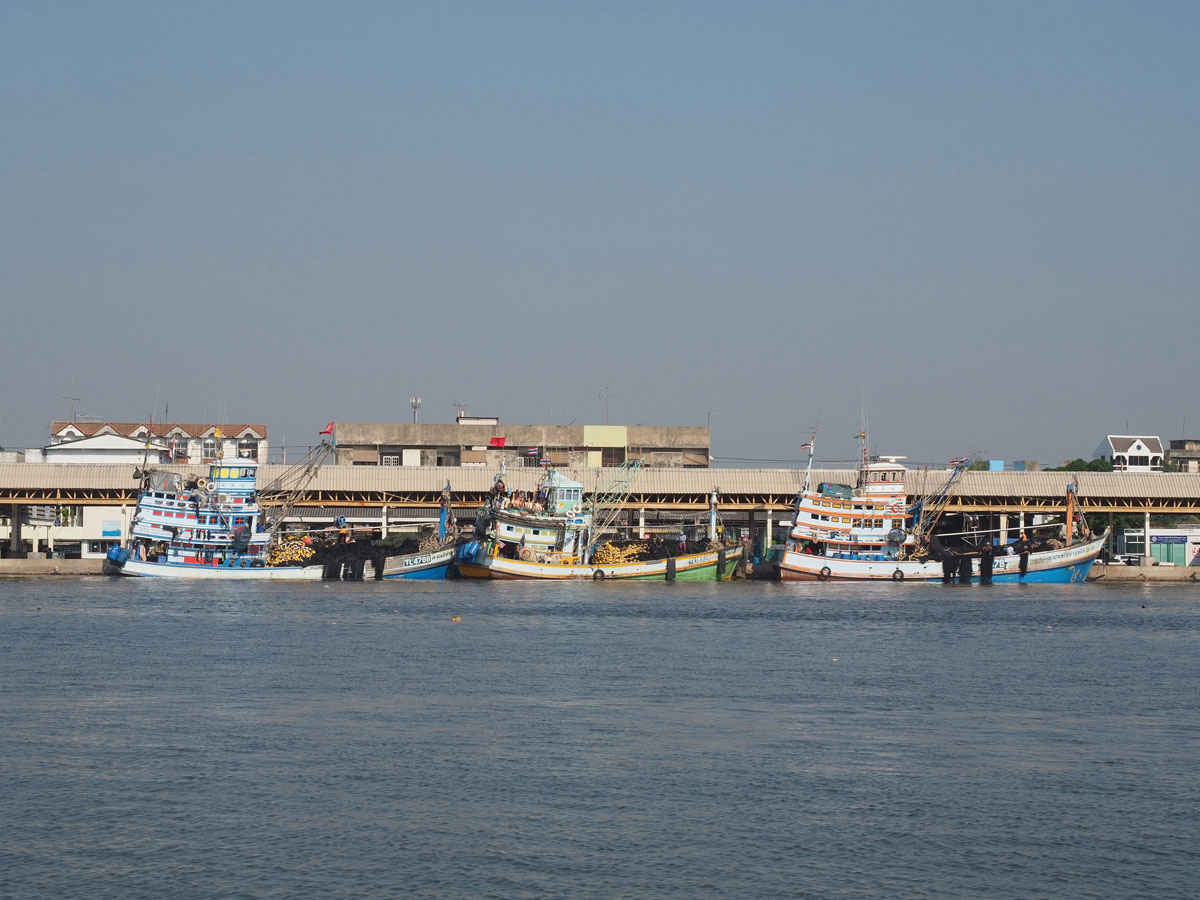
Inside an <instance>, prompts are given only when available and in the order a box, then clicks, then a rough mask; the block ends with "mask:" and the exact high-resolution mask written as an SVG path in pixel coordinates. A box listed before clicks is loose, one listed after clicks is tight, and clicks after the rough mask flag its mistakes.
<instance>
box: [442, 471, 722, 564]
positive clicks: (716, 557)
mask: <svg viewBox="0 0 1200 900" xmlns="http://www.w3.org/2000/svg"><path fill="white" fill-rule="evenodd" d="M639 465H640V462H639V461H630V462H628V463H627V464H626V465H625V466H622V467H621V471H620V472H618V474H617V476H616V478H615V479H614V481H613V483H612V484H610V485H609V486H608V487H607V488H604V489H602V490H600V491H598V492H597V494H598V497H597V499H596V500H595V501H594V502H593V504H592V507H591V510H588V509H586V508H585V507H584V505H583V492H584V486H583V485H582V484H580V483H579V482H577V481H572V480H571V479H569V478H566V477H565V476H564V475H563V474H562V473H560V472H558V471H556V470H550V471H548V472H547V473H546V476H545V477H544V478H543V480H542V483H541V485H540V486H539V489H538V491H537V492H536V493H535V494H534V497H533V500H532V502H531V503H529V504H525V503H521V501H520V498H518V505H514V504H512V503H510V502H507V500H506V499H505V497H504V494H503V490H502V486H503V480H502V474H503V473H502V474H501V476H500V477H499V478H498V483H499V485H500V486H501V490H500V491H498V492H497V491H493V496H494V499H493V501H492V502H491V503H490V504H489V506H488V507H486V508H485V509H484V510H482V511H481V513H480V515H479V517H478V518H477V519H476V521H475V529H474V539H473V540H471V541H468V542H466V543H464V544H462V545H460V546H459V548H458V553H457V556H456V559H455V568H456V570H457V573H458V574H459V575H460V576H462V577H464V578H501V579H506V578H532V579H549V580H590V581H605V580H608V579H632V580H642V581H713V580H718V581H724V580H728V579H729V578H731V577H733V573H734V570H735V569H736V568H737V565H738V562H739V561H740V560H741V557H742V552H743V551H742V546H741V544H739V543H729V544H727V543H723V542H720V541H715V540H710V541H708V542H706V546H704V547H703V548H700V549H697V550H694V551H693V552H690V553H689V552H683V551H682V550H681V551H680V552H674V548H673V547H671V545H670V544H668V543H666V542H664V541H661V540H659V539H657V538H652V539H649V540H628V541H622V540H613V539H606V538H609V536H610V528H611V526H612V524H613V521H614V520H615V517H616V513H617V512H618V511H619V509H620V504H619V502H615V501H619V500H620V499H623V497H624V496H625V494H626V493H627V491H628V485H629V484H630V483H631V482H632V479H633V476H634V474H636V472H637V469H638V467H639ZM713 531H715V528H712V529H710V534H711V533H712V532H713Z"/></svg>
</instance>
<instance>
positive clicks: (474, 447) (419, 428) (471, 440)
mask: <svg viewBox="0 0 1200 900" xmlns="http://www.w3.org/2000/svg"><path fill="white" fill-rule="evenodd" d="M334 437H335V439H336V441H337V445H338V455H337V462H338V465H356V466H484V467H491V468H495V467H497V466H499V465H500V464H501V463H502V462H503V463H504V464H505V466H506V467H508V468H513V467H526V466H529V467H534V468H537V467H539V466H543V465H554V466H558V467H588V468H601V467H604V466H619V465H621V463H623V462H624V461H625V460H626V459H627V458H630V457H641V458H642V459H643V461H644V462H643V465H645V466H646V467H648V468H708V466H709V464H710V432H709V429H708V428H707V427H692V426H663V425H502V424H500V422H499V420H498V419H478V418H467V417H465V416H464V417H460V418H459V419H458V421H456V422H455V423H454V424H453V425H416V424H375V423H360V422H338V423H337V425H336V426H335V429H334Z"/></svg>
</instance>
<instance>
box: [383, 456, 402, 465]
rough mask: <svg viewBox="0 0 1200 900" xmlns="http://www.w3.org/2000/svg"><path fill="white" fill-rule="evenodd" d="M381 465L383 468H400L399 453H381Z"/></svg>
mask: <svg viewBox="0 0 1200 900" xmlns="http://www.w3.org/2000/svg"><path fill="white" fill-rule="evenodd" d="M379 464H380V465H381V466H398V465H400V454H399V453H381V454H380V455H379Z"/></svg>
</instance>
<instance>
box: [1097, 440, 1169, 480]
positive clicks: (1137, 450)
mask: <svg viewBox="0 0 1200 900" xmlns="http://www.w3.org/2000/svg"><path fill="white" fill-rule="evenodd" d="M1164 455H1165V454H1164V453H1163V445H1162V440H1161V439H1160V438H1158V437H1155V436H1153V435H1133V434H1110V435H1108V436H1107V437H1106V438H1105V439H1104V441H1103V442H1102V443H1101V444H1100V446H1099V447H1097V448H1096V449H1095V451H1094V452H1093V453H1092V457H1093V458H1094V459H1102V460H1104V461H1105V462H1108V463H1112V467H1113V471H1114V472H1161V471H1162V468H1163V458H1164Z"/></svg>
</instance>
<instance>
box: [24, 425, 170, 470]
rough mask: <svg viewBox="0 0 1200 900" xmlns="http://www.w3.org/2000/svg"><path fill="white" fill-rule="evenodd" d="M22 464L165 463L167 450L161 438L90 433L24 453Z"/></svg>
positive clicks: (167, 457)
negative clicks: (87, 435)
mask: <svg viewBox="0 0 1200 900" xmlns="http://www.w3.org/2000/svg"><path fill="white" fill-rule="evenodd" d="M25 462H31V463H32V462H42V463H58V464H64V463H66V464H70V463H133V464H134V465H139V464H151V463H169V462H171V449H170V447H168V446H167V444H166V443H165V442H164V441H163V439H162V438H150V439H149V440H147V439H145V438H131V437H123V436H122V435H119V434H109V433H104V434H94V435H92V436H91V437H81V438H76V439H75V440H73V441H59V442H58V443H54V444H48V445H46V446H45V447H37V448H33V449H30V450H26V451H25Z"/></svg>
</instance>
